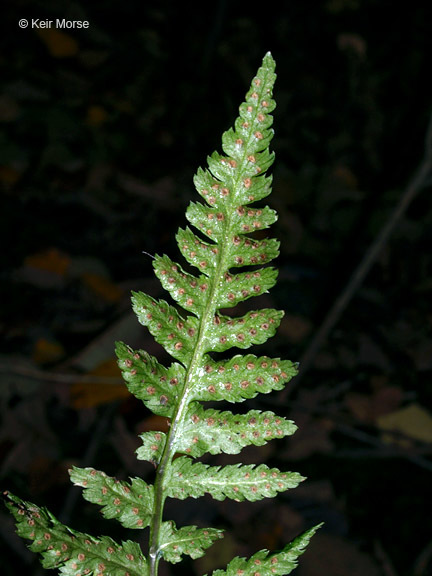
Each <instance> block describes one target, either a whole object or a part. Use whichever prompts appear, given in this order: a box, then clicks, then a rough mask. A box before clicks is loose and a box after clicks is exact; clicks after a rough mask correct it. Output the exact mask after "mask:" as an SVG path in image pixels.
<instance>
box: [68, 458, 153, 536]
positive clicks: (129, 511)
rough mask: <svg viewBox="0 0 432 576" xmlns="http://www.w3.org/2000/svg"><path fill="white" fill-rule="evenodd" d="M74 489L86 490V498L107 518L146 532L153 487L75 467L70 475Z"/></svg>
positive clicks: (139, 480)
mask: <svg viewBox="0 0 432 576" xmlns="http://www.w3.org/2000/svg"><path fill="white" fill-rule="evenodd" d="M69 475H70V478H71V481H72V482H73V483H74V484H75V486H82V487H83V488H84V491H83V497H84V498H85V499H86V500H88V501H89V502H93V504H99V506H102V510H101V511H102V514H103V515H104V517H105V518H115V519H116V520H118V521H119V522H120V523H121V524H122V525H123V526H124V527H125V528H146V527H147V526H148V525H149V524H150V520H151V517H152V513H153V486H149V485H148V484H146V482H144V480H141V478H134V479H133V480H132V482H124V481H123V482H122V481H120V480H117V479H116V478H111V477H110V476H107V475H106V474H105V472H100V471H98V470H95V469H94V468H77V467H75V466H74V467H73V468H72V469H71V470H70V471H69Z"/></svg>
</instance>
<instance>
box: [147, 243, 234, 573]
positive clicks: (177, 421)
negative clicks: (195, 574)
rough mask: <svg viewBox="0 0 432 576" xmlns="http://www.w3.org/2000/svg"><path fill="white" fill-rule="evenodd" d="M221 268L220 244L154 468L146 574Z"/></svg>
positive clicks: (153, 568) (156, 549)
mask: <svg viewBox="0 0 432 576" xmlns="http://www.w3.org/2000/svg"><path fill="white" fill-rule="evenodd" d="M224 270H225V248H224V246H222V249H221V253H220V257H219V262H218V265H217V267H216V270H215V273H214V274H213V278H212V280H211V288H210V290H209V293H208V298H207V302H206V306H205V310H204V313H203V315H202V317H201V322H200V327H199V333H198V339H197V343H196V346H195V351H194V354H193V357H192V360H191V362H190V364H189V367H188V370H187V372H186V376H185V382H184V386H183V390H182V392H181V394H180V401H179V403H178V406H177V409H176V412H175V414H174V417H173V419H172V421H171V426H170V430H169V433H168V436H167V439H166V442H165V447H164V451H163V453H162V457H161V460H160V462H159V465H158V467H157V470H156V480H155V484H154V488H155V490H154V508H153V509H154V512H153V520H152V523H151V528H150V550H149V557H150V562H149V567H150V576H157V571H158V564H159V558H160V528H161V525H162V517H163V508H164V504H165V495H164V485H165V477H166V473H167V470H168V469H169V466H170V464H171V461H172V458H173V456H174V455H175V452H176V450H175V439H176V432H177V429H178V427H179V426H180V425H181V424H182V422H183V420H184V418H185V415H186V410H187V406H188V403H189V398H188V392H189V390H190V389H191V383H193V382H194V381H195V378H196V374H197V370H198V368H199V366H200V365H201V361H202V357H203V355H204V352H203V346H204V343H205V341H206V333H207V330H208V328H209V327H210V326H211V324H212V322H213V318H214V315H215V311H216V306H215V305H214V302H215V301H216V296H217V290H218V286H219V278H221V275H222V274H223V271H224Z"/></svg>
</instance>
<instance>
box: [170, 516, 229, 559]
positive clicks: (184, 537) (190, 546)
mask: <svg viewBox="0 0 432 576" xmlns="http://www.w3.org/2000/svg"><path fill="white" fill-rule="evenodd" d="M220 538H223V530H218V529H216V528H197V527H196V526H183V527H182V528H177V527H176V525H175V523H174V522H173V521H171V520H170V521H169V522H163V523H162V526H161V540H162V542H163V544H162V545H161V547H160V554H161V556H162V557H163V558H164V560H166V561H167V562H171V563H172V564H176V563H177V562H180V561H181V559H182V558H181V557H182V555H183V554H186V555H187V556H190V557H191V558H193V559H195V558H200V557H201V556H203V555H204V554H205V550H206V548H209V547H210V546H211V545H212V544H214V542H216V540H219V539H220Z"/></svg>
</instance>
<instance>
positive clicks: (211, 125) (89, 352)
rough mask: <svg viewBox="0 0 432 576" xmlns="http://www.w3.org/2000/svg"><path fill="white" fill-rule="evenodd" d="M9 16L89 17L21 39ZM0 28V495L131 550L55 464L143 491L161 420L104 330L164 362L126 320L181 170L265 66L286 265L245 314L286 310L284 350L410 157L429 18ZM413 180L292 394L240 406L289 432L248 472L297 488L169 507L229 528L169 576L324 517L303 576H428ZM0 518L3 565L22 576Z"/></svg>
mask: <svg viewBox="0 0 432 576" xmlns="http://www.w3.org/2000/svg"><path fill="white" fill-rule="evenodd" d="M20 18H26V19H28V20H31V18H40V19H53V20H55V19H56V18H66V19H70V20H88V21H89V24H90V25H89V28H88V29H86V30H62V31H59V30H55V29H51V30H35V29H31V28H30V27H29V28H27V29H20V28H19V26H18V20H19V19H20ZM1 26H2V37H1V47H0V65H1V84H2V92H1V95H0V122H1V132H0V186H1V189H2V193H1V213H0V234H1V246H2V251H1V254H2V271H1V274H2V278H1V280H2V281H1V300H0V301H1V325H0V328H1V340H2V348H1V357H0V368H1V373H2V384H1V388H0V390H1V391H0V400H1V418H2V421H1V428H0V478H1V486H2V489H4V488H7V489H9V490H11V491H12V492H15V493H17V494H18V495H20V496H21V497H23V498H26V499H29V500H32V501H34V502H37V503H38V504H40V505H46V506H48V507H49V508H50V509H52V510H53V511H54V512H55V513H56V514H58V515H60V517H61V518H62V519H63V520H64V521H67V522H69V523H70V524H71V525H72V526H73V527H74V528H76V529H78V530H82V531H93V532H94V533H95V534H101V533H109V534H112V535H114V536H116V537H117V536H118V537H119V538H126V536H125V531H120V530H118V527H116V526H111V523H110V522H108V521H101V520H100V519H99V517H98V515H97V511H96V510H94V508H95V507H93V506H90V505H88V504H87V503H84V502H83V501H82V500H80V499H79V491H78V490H77V489H76V490H72V491H71V490H70V489H69V484H68V477H67V468H68V467H69V466H70V465H71V464H77V465H92V466H94V467H96V468H100V469H104V470H106V471H107V472H109V473H111V474H115V475H117V476H119V477H127V476H134V475H139V474H140V475H143V476H144V477H146V476H149V477H150V476H151V470H150V469H149V468H147V467H146V465H145V464H143V463H139V462H137V461H136V460H135V457H134V454H133V452H134V449H135V448H136V447H137V445H138V440H137V439H136V434H137V433H138V432H140V431H141V432H142V431H143V430H145V429H148V428H152V427H155V426H156V427H157V426H161V425H163V423H161V422H160V421H157V420H155V419H154V418H152V417H150V416H149V415H148V414H146V413H145V411H143V410H142V408H141V406H140V405H139V403H138V402H137V401H135V400H134V399H133V398H131V397H130V396H128V395H127V391H126V393H125V388H123V387H122V386H121V385H120V384H119V383H118V379H119V373H118V371H117V369H116V366H115V362H114V359H113V349H114V340H115V339H120V340H124V341H126V342H127V343H129V344H131V345H132V346H137V347H138V346H139V347H142V348H145V349H147V350H148V351H149V352H151V353H155V354H160V350H159V349H158V348H157V347H156V346H155V344H154V343H152V341H151V339H150V338H149V337H148V335H147V334H146V333H145V330H144V329H141V328H139V326H138V324H137V322H136V320H135V318H134V317H133V316H132V315H131V314H130V305H129V293H130V290H131V289H142V290H144V291H146V292H150V293H151V294H152V295H153V296H155V297H158V296H163V294H162V291H161V289H160V287H159V286H158V284H157V282H156V281H155V280H154V279H153V276H152V267H151V256H149V255H147V254H145V253H143V252H146V253H148V254H150V255H151V254H154V253H163V252H166V253H168V254H169V255H170V256H171V257H173V258H174V259H177V258H178V251H177V248H176V245H175V239H174V235H175V232H176V229H177V227H178V226H179V225H181V226H183V225H184V222H185V219H184V211H185V208H186V206H187V204H188V202H189V201H190V200H191V199H196V197H195V192H194V189H193V184H192V178H193V174H194V173H195V171H196V169H197V168H198V166H204V165H205V161H206V156H207V155H208V154H210V153H211V152H212V151H213V150H215V149H218V150H220V136H221V133H222V131H224V130H226V129H227V128H228V127H229V126H230V125H232V124H233V122H234V119H235V117H236V115H237V110H238V105H239V104H240V102H241V101H242V99H243V97H244V94H245V92H246V91H247V89H248V86H249V83H250V81H251V79H252V77H253V75H254V73H255V71H256V69H257V68H258V66H259V65H260V62H261V59H262V57H263V56H264V54H265V53H266V52H267V51H269V50H270V51H271V52H272V54H273V56H274V58H275V60H276V62H277V74H278V80H277V85H276V88H275V98H276V101H277V104H278V106H277V109H276V111H275V131H276V135H275V138H274V140H273V145H272V148H273V149H274V150H275V152H276V163H275V165H274V168H273V169H272V173H273V175H274V192H273V195H272V196H271V197H270V200H269V203H270V204H271V205H272V206H273V207H274V208H276V209H277V211H278V213H279V221H278V223H277V224H276V225H275V226H274V228H273V234H274V235H275V236H276V237H278V238H279V239H280V240H281V242H282V249H281V256H280V258H279V260H278V262H277V265H278V267H279V268H280V281H279V283H278V285H277V287H276V288H275V289H274V290H273V291H272V293H271V295H269V296H268V297H266V299H265V300H263V301H262V302H264V303H265V305H268V304H270V305H273V306H276V307H279V308H282V309H284V310H286V317H285V320H284V322H283V324H282V326H281V329H280V331H279V334H278V336H277V337H276V338H275V339H274V341H273V342H271V343H269V344H268V345H267V350H268V351H269V352H270V353H271V354H277V355H280V356H282V357H285V358H287V357H288V358H290V359H292V360H298V359H299V358H301V357H302V356H303V355H304V354H305V352H307V350H308V346H310V343H311V338H312V337H313V335H314V333H316V331H317V330H318V329H319V327H320V325H321V324H322V322H323V320H324V318H325V315H326V312H327V311H328V310H329V309H330V307H331V306H332V305H333V303H334V302H335V300H337V298H338V295H339V294H340V292H341V290H342V289H343V288H344V286H345V285H346V283H347V282H348V279H349V278H350V275H351V273H352V272H353V271H354V270H355V269H356V267H357V265H358V264H359V262H361V260H362V258H363V257H364V254H365V252H366V250H367V248H368V247H369V246H370V245H371V243H372V242H373V241H374V240H375V239H376V238H377V237H378V235H379V234H380V232H381V231H382V229H383V227H384V226H385V224H386V222H387V221H388V218H389V217H390V214H391V212H392V210H393V209H394V207H395V206H396V205H397V203H398V202H399V200H400V198H401V197H403V195H404V193H405V191H406V188H407V186H408V184H409V182H410V181H411V180H412V178H413V177H414V175H415V173H416V170H417V167H418V166H419V164H420V163H421V161H422V158H423V155H424V151H425V137H426V132H427V126H428V123H429V117H430V114H431V112H432V89H431V82H430V68H431V34H432V9H431V8H430V5H429V3H426V2H423V3H422V2H411V3H409V4H406V3H399V4H398V5H396V3H394V2H390V1H378V0H375V1H373V0H365V1H361V0H328V1H326V2H324V1H321V2H301V1H299V0H297V1H293V2H281V3H280V4H279V5H277V6H275V5H270V4H265V3H256V4H250V3H245V2H226V1H225V2H224V1H222V0H219V1H217V2H215V3H213V4H204V3H195V2H191V3H179V2H173V1H165V2H158V3H156V2H154V3H149V2H135V1H123V2H120V1H119V0H111V1H109V0H108V1H104V2H100V1H93V2H91V3H84V2H67V3H64V5H63V6H61V7H60V4H59V3H58V2H53V1H51V2H50V1H48V2H34V1H32V2H23V1H18V2H14V3H13V4H12V3H8V2H6V3H4V4H3V5H2V24H1ZM424 184H425V185H424V186H423V187H422V189H421V190H419V192H418V194H417V195H416V197H415V198H414V200H413V201H412V202H411V204H410V205H409V206H408V209H407V210H406V211H405V213H404V215H403V217H402V218H401V219H400V220H399V221H398V222H397V224H396V226H394V228H393V230H392V234H391V237H390V239H389V241H387V242H385V243H384V244H383V245H382V247H381V250H380V252H379V256H378V258H377V259H376V260H375V261H374V264H373V266H371V268H370V269H369V271H368V274H367V276H366V279H365V281H364V282H363V284H362V285H361V286H360V287H359V288H358V289H357V290H356V292H355V294H354V295H353V297H352V298H351V299H350V301H349V303H348V306H347V307H346V309H345V310H344V312H343V313H342V314H341V315H340V317H339V318H338V322H337V323H336V325H335V326H334V328H333V329H332V330H331V332H330V334H329V335H328V337H327V338H326V340H325V341H324V342H323V343H322V346H320V349H319V350H318V352H317V354H315V355H314V358H313V362H312V363H311V364H310V366H308V369H307V371H305V372H304V373H303V374H302V380H301V384H299V385H298V386H297V387H296V388H295V389H293V391H292V393H291V394H289V395H287V396H284V397H282V399H281V398H279V397H278V396H277V395H272V396H271V397H268V398H265V399H263V400H262V401H260V402H261V403H259V402H258V401H256V402H255V405H256V406H258V407H261V408H262V409H266V408H270V409H273V408H274V409H275V410H276V411H279V413H283V414H284V415H287V416H289V417H292V418H293V419H294V420H295V421H296V422H297V424H298V425H299V426H300V430H299V431H298V432H297V434H296V435H295V436H294V437H293V439H289V440H287V441H282V442H281V443H279V444H278V443H273V444H276V445H275V446H273V445H271V446H270V445H269V447H268V448H262V449H259V450H251V451H246V452H245V454H244V458H243V459H244V460H245V461H248V462H249V461H250V462H259V461H266V462H267V463H269V464H271V465H278V466H280V467H281V468H282V467H285V468H288V469H293V470H298V471H300V472H301V473H303V474H304V475H306V476H307V477H308V480H307V481H306V482H305V483H304V484H303V485H302V486H301V487H300V488H298V489H297V490H294V491H293V492H292V494H291V493H287V494H286V495H283V496H280V497H279V498H278V499H277V500H272V501H264V502H261V503H257V504H254V505H251V506H249V505H245V504H241V505H240V504H238V505H233V504H232V503H228V504H222V505H216V504H215V503H214V502H212V501H211V500H209V499H204V500H199V501H196V502H195V501H193V502H187V503H183V504H182V503H179V504H178V505H177V504H176V503H172V506H171V509H170V513H172V514H173V516H174V517H175V518H176V520H177V522H178V524H184V523H194V522H197V523H201V524H202V525H206V522H207V523H208V525H211V524H214V525H217V526H222V527H227V529H228V530H229V533H230V535H229V536H227V538H226V539H225V541H224V543H223V544H222V545H221V546H219V545H218V548H217V550H216V552H215V553H214V554H211V553H210V551H209V554H208V556H206V557H205V558H204V559H202V560H200V561H199V562H198V563H197V564H194V567H193V568H192V567H191V566H192V565H191V564H189V563H187V562H186V563H185V564H184V566H183V565H178V566H177V567H176V568H175V572H176V573H181V572H182V570H184V571H187V570H189V571H191V570H192V571H193V573H196V574H202V573H204V572H206V571H207V572H210V571H211V570H213V569H214V568H215V567H222V566H223V563H225V564H226V562H227V561H228V560H229V559H230V558H231V557H232V556H234V555H237V554H240V555H248V554H251V553H252V552H253V551H255V550H256V549H258V548H262V547H270V548H278V547H280V546H282V545H283V543H284V542H286V541H287V540H289V539H291V538H292V537H294V536H295V535H296V534H297V533H299V532H300V531H301V530H302V529H305V528H307V527H310V526H312V525H313V524H314V523H318V522H320V521H321V520H324V521H325V523H326V524H325V528H323V529H322V530H321V531H320V533H319V534H318V535H317V536H316V537H315V538H314V540H313V541H312V543H311V545H310V546H309V549H308V552H307V553H306V554H305V556H304V557H302V558H301V561H300V568H299V569H298V574H299V576H315V575H317V574H320V575H321V574H326V575H329V576H345V575H346V576H356V575H357V574H359V575H360V574H361V575H366V576H374V575H375V574H377V575H382V576H397V575H398V576H420V575H426V574H431V573H432V572H431V568H430V564H431V556H432V545H431V537H430V536H431V529H432V514H431V512H432V510H431V507H430V485H431V470H432V464H431V461H430V456H431V444H432V425H431V416H430V412H429V411H428V408H430V404H431V399H432V386H431V376H432V334H431V325H432V312H431V306H430V301H431V300H430V299H431V292H432V258H431V251H430V245H431V229H432V228H431V224H432V206H431V202H430V193H431V179H430V172H429V177H428V178H426V179H425V183H424ZM161 357H163V355H162V354H161ZM83 377H84V380H83ZM389 429H391V430H393V432H394V433H392V434H390V433H389ZM428 458H429V460H428ZM220 463H223V461H222V459H221V460H220ZM0 514H1V518H0V519H1V525H2V528H1V540H0V547H1V548H0V556H1V558H2V573H3V574H6V575H7V576H9V575H15V574H23V573H26V574H34V575H36V574H40V572H39V570H40V569H39V567H38V562H37V560H35V558H34V557H33V555H31V554H28V553H27V552H26V551H25V550H24V549H23V547H22V544H21V542H20V541H19V540H18V539H16V538H15V537H14V534H13V526H12V524H11V523H9V519H8V517H7V516H6V514H4V513H3V512H0ZM138 536H141V535H140V534H138ZM128 537H131V538H136V537H137V533H132V534H130V535H128ZM221 562H222V564H221ZM167 570H168V568H167Z"/></svg>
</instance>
